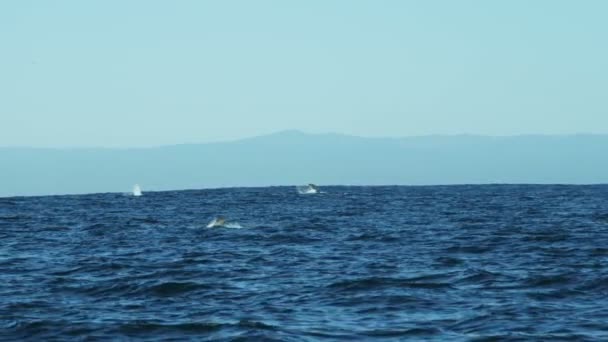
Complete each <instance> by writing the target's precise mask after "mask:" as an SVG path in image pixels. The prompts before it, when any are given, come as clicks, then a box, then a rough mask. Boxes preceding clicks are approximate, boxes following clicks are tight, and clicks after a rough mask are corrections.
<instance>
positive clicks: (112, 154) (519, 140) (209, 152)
mask: <svg viewBox="0 0 608 342" xmlns="http://www.w3.org/2000/svg"><path fill="white" fill-rule="evenodd" d="M607 150H608V135H592V134H587V135H549V136H543V135H530V136H507V137H488V136H474V135H457V136H422V137H406V138H362V137H356V136H348V135H340V134H306V133H303V132H300V131H283V132H278V133H275V134H271V135H265V136H258V137H254V138H248V139H242V140H236V141H229V142H218V143H209V144H185V145H173V146H161V147H155V148H136V149H103V148H96V149H94V148H80V149H44V148H0V196H17V195H55V194H70V193H71V194H78V193H97V192H125V191H130V189H131V187H132V186H133V184H135V183H138V184H140V185H141V186H142V188H143V189H144V191H146V190H179V189H201V188H212V187H235V186H236V187H238V186H274V185H297V184H306V183H309V182H314V183H317V184H321V185H438V184H487V183H518V184H521V183H527V184H529V183H534V184H538V183H542V184H564V183H566V184H599V183H608V172H606V170H608V158H605V157H604V155H605V151H607Z"/></svg>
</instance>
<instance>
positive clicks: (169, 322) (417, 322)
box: [0, 185, 608, 341]
mask: <svg viewBox="0 0 608 342" xmlns="http://www.w3.org/2000/svg"><path fill="white" fill-rule="evenodd" d="M324 190H325V191H326V193H323V194H318V195H304V196H303V195H298V194H297V193H296V191H295V189H294V188H292V187H275V188H251V189H221V190H200V191H179V192H149V193H145V194H144V196H143V197H139V198H136V197H130V196H125V195H122V194H96V195H83V196H55V197H30V198H3V199H0V339H2V340H19V341H22V340H28V339H29V340H36V341H38V340H79V339H80V340H82V339H86V338H89V339H91V340H96V339H100V340H115V339H119V340H121V339H123V340H124V339H145V340H162V341H167V340H176V341H177V340H179V341H181V340H188V339H192V340H252V341H259V340H267V341H270V340H275V341H315V340H348V341H350V340H398V339H412V340H442V341H443V340H477V339H479V340H493V339H501V338H505V339H513V340H518V339H522V340H528V339H530V340H537V339H542V340H560V339H562V340H589V341H597V340H608V187H607V186H515V185H511V186H449V187H328V188H325V189H324ZM218 214H222V215H225V216H227V217H229V218H231V219H232V220H234V221H238V222H239V223H240V224H241V225H242V226H243V228H242V229H228V228H223V229H222V228H217V229H207V228H205V225H206V224H207V223H208V222H209V221H210V220H211V219H212V218H213V217H214V216H215V215H218Z"/></svg>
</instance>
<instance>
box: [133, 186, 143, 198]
mask: <svg viewBox="0 0 608 342" xmlns="http://www.w3.org/2000/svg"><path fill="white" fill-rule="evenodd" d="M141 195H142V193H141V188H140V187H139V184H135V185H134V186H133V196H136V197H139V196H141Z"/></svg>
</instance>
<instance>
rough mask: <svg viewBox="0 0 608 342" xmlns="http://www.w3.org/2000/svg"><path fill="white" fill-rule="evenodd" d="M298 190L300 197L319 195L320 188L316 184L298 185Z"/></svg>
mask: <svg viewBox="0 0 608 342" xmlns="http://www.w3.org/2000/svg"><path fill="white" fill-rule="evenodd" d="M296 190H297V191H298V193H299V194H300V195H312V194H318V193H319V187H318V186H316V185H314V184H308V185H298V186H296Z"/></svg>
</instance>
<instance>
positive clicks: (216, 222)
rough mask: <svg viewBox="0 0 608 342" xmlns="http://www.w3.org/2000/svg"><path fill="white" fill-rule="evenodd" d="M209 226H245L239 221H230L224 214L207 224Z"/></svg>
mask: <svg viewBox="0 0 608 342" xmlns="http://www.w3.org/2000/svg"><path fill="white" fill-rule="evenodd" d="M207 228H243V227H242V226H241V225H240V224H239V223H238V222H230V221H228V220H226V219H225V218H224V217H222V216H218V217H216V218H214V219H213V220H211V222H209V223H208V224H207Z"/></svg>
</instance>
